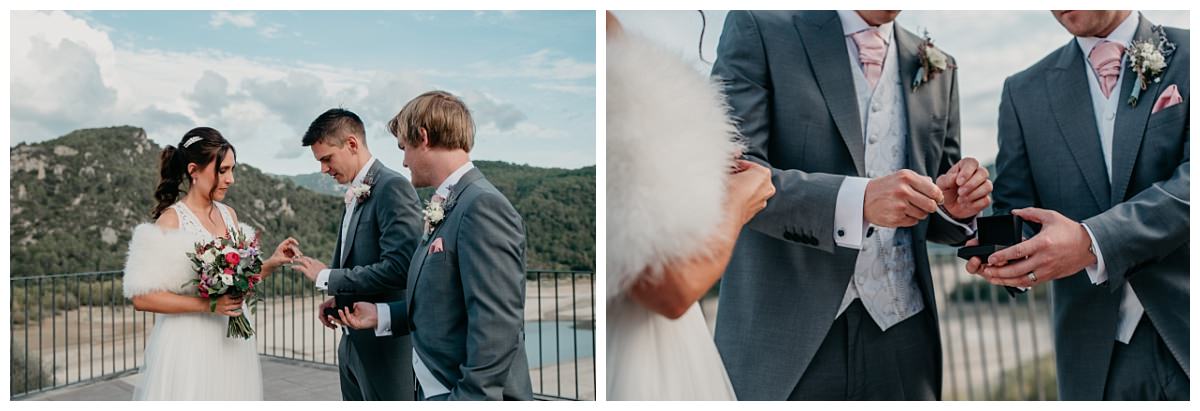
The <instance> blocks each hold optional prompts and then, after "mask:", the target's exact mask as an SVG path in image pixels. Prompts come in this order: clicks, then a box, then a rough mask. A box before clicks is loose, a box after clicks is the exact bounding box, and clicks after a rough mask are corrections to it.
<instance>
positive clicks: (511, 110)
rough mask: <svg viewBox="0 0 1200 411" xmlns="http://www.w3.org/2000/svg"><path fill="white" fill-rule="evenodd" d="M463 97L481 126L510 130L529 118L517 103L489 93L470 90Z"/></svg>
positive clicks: (477, 124) (502, 130) (477, 123)
mask: <svg viewBox="0 0 1200 411" xmlns="http://www.w3.org/2000/svg"><path fill="white" fill-rule="evenodd" d="M461 97H462V99H463V102H464V103H466V104H467V107H470V110H471V115H472V117H473V119H474V120H475V124H476V126H477V127H480V128H483V127H487V126H492V127H495V128H496V129H497V130H498V131H501V132H504V131H510V130H513V129H514V128H516V127H517V125H518V124H519V123H521V122H524V121H525V120H526V119H527V118H528V116H526V115H525V113H524V112H522V111H521V110H520V109H519V108H517V106H516V105H515V104H512V103H506V102H503V101H500V100H499V99H497V98H496V97H494V96H491V95H489V94H487V93H483V92H478V91H470V92H466V93H464V94H463V95H462V96H461Z"/></svg>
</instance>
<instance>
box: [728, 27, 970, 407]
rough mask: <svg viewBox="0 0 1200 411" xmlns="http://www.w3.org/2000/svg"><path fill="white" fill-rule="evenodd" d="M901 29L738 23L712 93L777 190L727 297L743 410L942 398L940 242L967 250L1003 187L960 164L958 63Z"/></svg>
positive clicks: (744, 242)
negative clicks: (980, 217)
mask: <svg viewBox="0 0 1200 411" xmlns="http://www.w3.org/2000/svg"><path fill="white" fill-rule="evenodd" d="M897 14H898V12H889V11H859V12H854V11H837V12H834V11H811V12H780V11H751V12H737V11H735V12H730V13H729V15H728V16H727V17H726V19H725V29H724V32H722V34H721V41H720V45H719V46H718V56H717V61H716V63H715V65H714V66H713V76H715V77H718V78H719V79H720V80H722V81H724V82H725V84H726V86H725V91H726V93H727V94H728V98H729V103H730V105H731V107H732V111H733V114H734V116H735V117H737V118H739V119H740V124H739V129H740V131H741V133H742V135H744V136H745V137H746V139H747V145H748V147H747V150H746V153H745V155H746V157H747V158H748V159H751V160H753V161H756V162H759V163H761V164H763V165H765V166H767V167H769V168H771V171H772V182H773V183H774V184H775V189H776V195H775V197H773V198H772V199H771V200H770V201H769V202H768V203H767V207H766V208H765V209H764V210H763V211H762V212H760V213H759V214H758V215H757V216H756V217H755V218H754V219H753V220H751V221H750V222H749V223H748V224H747V226H746V228H745V229H743V231H742V234H741V236H740V237H739V239H738V243H737V246H736V249H735V250H734V256H733V259H732V261H731V262H730V264H729V268H728V269H727V271H726V273H725V277H724V279H723V280H722V283H721V296H720V304H719V307H720V311H719V312H718V314H717V327H716V342H717V347H718V348H719V350H720V352H721V357H722V359H723V360H724V361H725V365H726V368H727V370H728V372H729V378H730V380H731V382H732V383H733V387H734V390H735V391H736V393H737V396H738V398H739V399H749V400H784V399H818V400H840V399H906V400H916V399H937V398H940V396H941V368H942V366H941V348H940V344H939V336H938V325H937V315H936V313H937V311H936V307H935V305H934V297H933V295H934V294H933V281H932V280H931V277H930V271H929V261H928V256H927V255H926V248H925V241H926V240H930V241H937V242H942V243H947V244H957V243H962V242H964V241H966V239H967V238H968V237H969V236H970V235H972V234H973V225H972V224H973V218H974V217H975V216H976V215H977V214H978V213H979V211H980V210H982V209H983V208H985V207H986V206H987V205H988V203H989V201H990V199H989V193H990V191H991V183H990V182H988V180H987V171H986V169H984V168H982V167H979V166H978V163H977V162H976V161H975V160H974V159H971V158H967V159H962V160H961V161H960V159H959V157H960V154H959V124H958V89H957V81H956V78H957V72H956V70H955V69H954V67H953V59H952V58H950V57H949V56H946V55H944V54H942V53H941V52H940V51H937V50H933V49H928V50H925V52H924V53H923V54H924V55H927V56H932V57H931V58H929V59H926V60H922V59H920V58H919V57H918V51H919V48H920V47H923V46H922V44H924V42H923V41H922V39H921V38H920V37H917V36H916V35H914V34H912V33H910V32H908V31H907V30H905V29H903V28H901V27H900V26H899V25H897V24H895V23H894V22H893V19H895V17H896V15H897ZM926 61H927V62H929V63H930V64H929V65H928V66H929V67H931V68H933V70H923V74H926V75H923V76H921V77H920V80H921V81H919V82H917V83H916V84H914V79H916V78H918V70H919V68H920V67H921V66H922V65H923V63H924V62H926ZM930 176H940V177H938V179H937V181H936V183H935V182H934V181H933V180H932V178H931V177H930Z"/></svg>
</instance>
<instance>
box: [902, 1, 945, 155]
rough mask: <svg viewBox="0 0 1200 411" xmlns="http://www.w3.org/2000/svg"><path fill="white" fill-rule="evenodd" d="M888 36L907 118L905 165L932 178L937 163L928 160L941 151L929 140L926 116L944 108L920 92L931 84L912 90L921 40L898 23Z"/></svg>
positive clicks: (936, 143) (928, 117)
mask: <svg viewBox="0 0 1200 411" xmlns="http://www.w3.org/2000/svg"><path fill="white" fill-rule="evenodd" d="M892 35H893V37H894V40H893V41H895V42H896V57H897V59H896V60H897V61H896V63H897V64H899V65H900V67H899V69H900V70H899V72H900V90H901V92H902V93H904V94H903V95H904V108H905V112H906V114H907V116H908V164H909V167H911V168H912V169H913V170H924V172H925V175H930V176H935V175H937V172H938V169H937V167H938V164H937V163H936V162H934V163H932V164H931V163H930V162H929V161H928V160H929V159H936V158H941V155H940V153H939V152H938V151H940V150H941V148H942V144H941V143H942V142H939V141H933V140H932V138H933V133H932V130H930V127H932V125H933V124H932V123H933V122H932V120H933V113H930V112H929V109H930V108H931V107H945V106H943V105H938V104H935V103H934V101H933V99H934V98H935V97H936V96H934V95H932V94H931V93H930V92H928V91H924V90H926V89H928V88H929V86H930V85H931V84H925V85H924V86H922V88H918V89H917V90H916V91H913V90H912V86H911V83H912V80H913V78H914V77H916V75H917V67H918V66H920V65H921V60H920V57H918V56H917V48H918V47H919V45H920V44H921V41H922V40H921V39H920V38H918V37H917V36H915V35H913V34H912V33H909V32H908V30H904V29H902V28H900V25H899V24H896V25H895V26H893V30H892ZM950 74H951V73H946V72H942V73H939V74H938V76H939V78H940V76H943V75H950ZM934 81H937V80H936V79H931V80H930V83H932V82H934Z"/></svg>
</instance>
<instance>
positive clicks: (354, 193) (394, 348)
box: [295, 109, 421, 401]
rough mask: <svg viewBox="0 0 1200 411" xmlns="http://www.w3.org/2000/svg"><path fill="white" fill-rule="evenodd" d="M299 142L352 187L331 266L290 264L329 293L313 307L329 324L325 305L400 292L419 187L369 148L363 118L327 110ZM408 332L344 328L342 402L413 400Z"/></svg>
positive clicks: (417, 232)
mask: <svg viewBox="0 0 1200 411" xmlns="http://www.w3.org/2000/svg"><path fill="white" fill-rule="evenodd" d="M303 143H304V145H305V146H309V147H311V148H312V152H313V156H314V157H316V159H317V161H319V162H320V163H321V172H323V173H326V174H328V175H330V176H332V177H333V178H334V180H336V181H337V182H338V183H339V184H344V185H348V186H350V188H349V189H348V190H347V193H346V196H345V204H346V206H345V209H344V211H343V213H342V219H341V224H340V225H339V228H338V232H339V234H340V235H339V236H338V241H337V245H336V246H335V247H334V253H333V259H332V264H331V267H330V268H326V267H325V264H324V263H321V262H320V261H317V260H315V259H313V258H310V257H301V258H299V259H298V261H297V262H296V264H295V268H296V269H298V270H299V271H301V272H303V273H304V275H305V276H307V277H308V279H309V280H312V281H314V282H315V284H316V286H317V288H319V289H321V290H324V291H325V292H326V293H327V294H328V295H332V296H333V297H332V298H330V299H328V300H326V301H325V302H324V303H322V304H321V306H320V307H319V308H318V309H317V310H318V312H317V316H318V317H319V318H320V319H321V322H322V323H323V324H325V326H326V327H330V328H333V327H334V326H333V324H332V323H331V322H330V321H331V317H326V316H325V315H324V314H323V313H322V311H323V310H324V309H325V308H327V307H349V306H351V304H354V303H355V302H360V301H361V302H367V303H386V302H390V301H395V300H397V299H403V298H404V290H405V287H406V286H407V279H408V275H407V274H408V271H407V268H408V265H409V262H410V260H411V259H412V253H413V249H415V248H416V247H417V241H418V240H419V239H420V236H421V214H420V208H419V206H418V204H419V201H418V200H417V193H416V190H414V189H413V186H412V184H410V183H409V182H408V179H406V178H404V176H403V175H401V174H400V173H397V172H395V171H393V170H392V169H389V168H387V167H386V166H384V165H383V163H381V162H379V161H378V160H377V159H375V158H374V157H372V156H371V152H370V150H368V149H367V144H366V143H367V141H366V134H365V131H364V129H363V123H362V120H361V119H359V118H358V116H357V115H355V114H354V113H352V112H350V111H348V110H343V109H331V110H329V111H326V112H325V113H324V114H321V115H320V116H319V117H317V119H316V120H313V122H312V125H310V126H309V128H308V132H307V133H305V135H304V140H303ZM407 334H408V333H406V332H398V333H381V332H378V331H372V330H351V329H346V333H345V334H343V335H342V341H341V344H340V345H339V346H338V368H339V371H340V375H341V390H342V399H343V400H410V401H411V400H412V399H413V395H414V385H413V371H412V364H411V353H412V342H411V341H410V339H409V336H408V335H407Z"/></svg>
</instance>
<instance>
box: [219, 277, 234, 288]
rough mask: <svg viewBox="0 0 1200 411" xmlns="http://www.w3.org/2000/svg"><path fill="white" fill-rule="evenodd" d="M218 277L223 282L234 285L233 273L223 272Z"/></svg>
mask: <svg viewBox="0 0 1200 411" xmlns="http://www.w3.org/2000/svg"><path fill="white" fill-rule="evenodd" d="M218 277H220V278H221V282H222V283H224V284H225V285H233V276H232V275H230V274H221V275H218Z"/></svg>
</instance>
